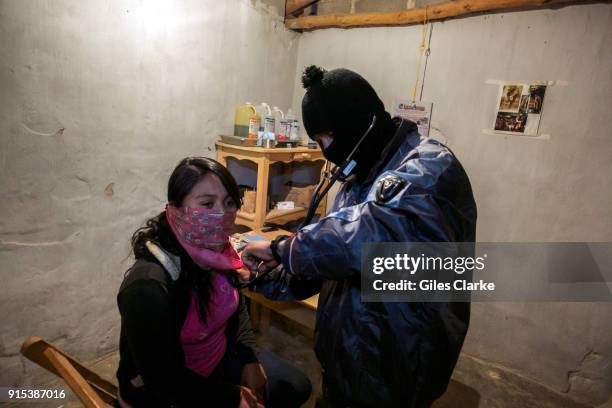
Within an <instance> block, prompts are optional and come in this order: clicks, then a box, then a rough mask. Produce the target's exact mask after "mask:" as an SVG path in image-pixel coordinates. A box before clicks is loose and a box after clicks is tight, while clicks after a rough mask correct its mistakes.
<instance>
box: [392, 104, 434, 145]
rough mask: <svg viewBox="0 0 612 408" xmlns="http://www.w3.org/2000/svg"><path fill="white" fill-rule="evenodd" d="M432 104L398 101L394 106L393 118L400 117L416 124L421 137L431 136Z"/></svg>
mask: <svg viewBox="0 0 612 408" xmlns="http://www.w3.org/2000/svg"><path fill="white" fill-rule="evenodd" d="M432 106H433V103H432V102H424V101H418V102H416V101H415V102H413V101H410V100H399V99H398V100H396V101H395V103H394V104H393V112H392V114H393V116H399V117H402V118H404V119H408V120H411V121H413V122H414V123H416V125H417V126H418V128H419V133H420V134H421V136H425V137H428V136H429V127H430V124H431V109H432Z"/></svg>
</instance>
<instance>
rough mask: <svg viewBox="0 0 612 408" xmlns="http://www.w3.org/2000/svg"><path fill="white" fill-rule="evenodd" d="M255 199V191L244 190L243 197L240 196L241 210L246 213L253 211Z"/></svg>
mask: <svg viewBox="0 0 612 408" xmlns="http://www.w3.org/2000/svg"><path fill="white" fill-rule="evenodd" d="M256 199H257V192H256V191H253V190H247V191H245V192H244V197H243V198H242V211H244V212H247V213H254V212H255V205H256V204H257V203H256Z"/></svg>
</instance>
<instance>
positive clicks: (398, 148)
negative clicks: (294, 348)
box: [242, 66, 476, 408]
mask: <svg viewBox="0 0 612 408" xmlns="http://www.w3.org/2000/svg"><path fill="white" fill-rule="evenodd" d="M302 82H303V85H304V88H306V94H305V95H304V98H303V100H302V117H303V122H304V127H305V128H306V131H307V132H308V135H309V136H310V137H311V138H312V139H314V140H315V141H316V142H317V143H318V144H319V146H320V147H321V149H322V150H323V154H324V155H325V157H326V158H327V159H328V160H329V161H331V162H333V163H335V164H336V165H340V164H342V163H343V162H345V160H346V159H347V157H348V156H349V155H350V153H351V152H352V151H353V149H354V148H355V147H356V146H357V145H358V142H359V140H360V139H363V142H362V143H361V144H360V145H359V147H358V148H357V150H356V151H355V152H354V155H353V157H352V158H353V160H354V161H355V162H356V166H355V167H354V168H353V170H352V172H351V173H350V174H349V175H348V176H347V177H346V179H345V180H344V181H345V182H344V184H343V185H342V187H341V188H340V191H339V192H338V195H337V197H336V200H335V202H334V205H333V208H332V210H331V212H330V213H329V214H328V215H327V216H325V217H323V218H321V219H320V220H319V221H318V222H317V223H315V224H312V225H308V226H306V227H304V228H302V229H300V230H299V231H298V232H297V234H296V235H295V236H294V237H288V236H284V237H279V238H277V239H276V240H274V241H272V242H253V243H250V244H249V245H248V246H247V247H246V248H245V250H244V251H243V253H242V259H243V261H244V262H245V264H246V265H247V266H248V267H249V268H250V269H257V268H260V271H262V272H263V271H266V270H270V269H272V268H274V270H273V271H272V273H270V274H269V275H267V276H266V280H265V281H264V282H263V283H261V284H259V285H258V286H256V287H255V289H256V290H257V291H259V292H261V293H263V294H265V295H266V296H267V297H269V298H272V299H303V298H306V297H309V296H312V295H314V294H315V293H319V304H318V308H317V323H316V329H315V352H316V355H317V357H318V359H319V361H320V363H321V368H322V377H323V400H322V401H320V406H330V407H377V408H383V407H426V406H429V405H431V403H432V402H433V401H434V400H435V399H437V398H438V397H439V396H441V395H442V394H443V393H444V391H445V390H446V387H447V385H448V382H449V380H450V377H451V374H452V372H453V369H454V367H455V364H456V362H457V358H458V356H459V352H460V350H461V347H462V345H463V340H464V338H465V335H466V332H467V329H468V323H469V315H470V308H469V303H416V302H413V303H391V302H389V303H384V302H372V303H364V302H362V301H361V289H360V273H361V244H362V243H366V242H473V241H474V240H475V238H476V237H475V235H476V204H475V202H474V198H473V195H472V189H471V187H470V182H469V180H468V177H467V175H466V173H465V171H464V170H463V167H462V166H461V164H460V163H459V161H458V160H457V158H456V157H455V156H454V155H453V153H452V152H451V151H450V150H449V149H448V148H447V147H445V146H444V145H442V144H441V143H439V142H437V141H435V140H433V139H429V138H425V137H422V136H420V135H419V133H418V131H417V127H416V125H415V124H414V123H412V122H410V121H408V120H400V119H392V118H391V116H390V115H389V114H388V113H387V112H386V111H385V108H384V105H383V103H382V101H381V100H380V99H379V98H378V96H377V94H376V92H375V91H374V89H373V88H372V86H371V85H370V84H369V83H368V82H367V81H366V80H365V79H364V78H362V77H361V76H360V75H358V74H357V73H355V72H352V71H350V70H347V69H335V70H333V71H329V72H327V71H325V70H322V69H320V68H318V67H315V66H311V67H308V68H307V69H306V70H305V72H304V75H303V77H302ZM372 124H374V126H373V127H372ZM370 127H371V131H370V132H369V133H368V131H367V129H368V128H370ZM347 168H348V167H347ZM281 266H282V267H281Z"/></svg>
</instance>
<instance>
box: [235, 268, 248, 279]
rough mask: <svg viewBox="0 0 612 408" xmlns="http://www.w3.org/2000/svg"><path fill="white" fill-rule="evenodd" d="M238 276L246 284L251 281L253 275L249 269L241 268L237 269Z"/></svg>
mask: <svg viewBox="0 0 612 408" xmlns="http://www.w3.org/2000/svg"><path fill="white" fill-rule="evenodd" d="M236 275H238V279H239V280H241V281H243V282H246V281H248V280H249V279H251V275H252V273H251V271H249V270H248V269H247V268H239V269H236Z"/></svg>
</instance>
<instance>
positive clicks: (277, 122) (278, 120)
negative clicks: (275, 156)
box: [272, 106, 287, 142]
mask: <svg viewBox="0 0 612 408" xmlns="http://www.w3.org/2000/svg"><path fill="white" fill-rule="evenodd" d="M272 116H274V133H275V134H276V141H277V142H284V141H286V140H287V122H286V120H285V114H284V113H283V111H282V110H280V109H279V108H278V106H275V107H274V108H272Z"/></svg>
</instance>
